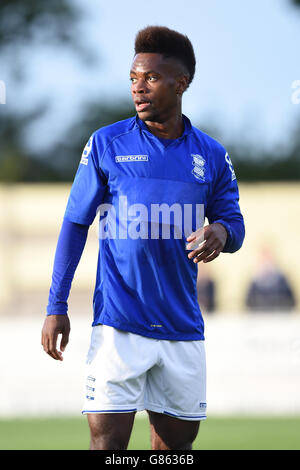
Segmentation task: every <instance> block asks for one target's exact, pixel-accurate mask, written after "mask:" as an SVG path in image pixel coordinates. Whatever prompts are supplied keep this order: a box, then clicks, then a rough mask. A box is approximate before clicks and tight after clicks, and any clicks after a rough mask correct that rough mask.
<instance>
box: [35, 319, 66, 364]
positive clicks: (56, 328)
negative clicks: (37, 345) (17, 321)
mask: <svg viewBox="0 0 300 470" xmlns="http://www.w3.org/2000/svg"><path fill="white" fill-rule="evenodd" d="M69 333H70V324H69V319H68V317H67V316H62V315H53V316H48V317H46V319H45V322H44V326H43V329H42V341H41V343H42V346H43V348H44V351H45V352H46V353H47V354H48V355H49V356H51V357H52V358H53V359H55V360H57V361H62V360H63V355H62V352H63V351H64V350H65V348H66V346H67V344H68V342H69ZM60 334H61V335H62V338H61V341H60V351H59V350H58V349H57V340H58V335H60Z"/></svg>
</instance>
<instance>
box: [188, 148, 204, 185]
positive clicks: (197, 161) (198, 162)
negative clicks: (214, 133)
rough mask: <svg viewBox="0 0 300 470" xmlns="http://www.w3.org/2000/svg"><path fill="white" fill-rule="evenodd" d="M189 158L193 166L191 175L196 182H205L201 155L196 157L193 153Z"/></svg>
mask: <svg viewBox="0 0 300 470" xmlns="http://www.w3.org/2000/svg"><path fill="white" fill-rule="evenodd" d="M191 157H192V159H193V165H194V168H193V169H192V174H193V175H194V176H195V178H197V179H198V180H201V181H205V163H206V162H205V159H204V158H203V157H202V155H198V154H195V153H192V154H191Z"/></svg>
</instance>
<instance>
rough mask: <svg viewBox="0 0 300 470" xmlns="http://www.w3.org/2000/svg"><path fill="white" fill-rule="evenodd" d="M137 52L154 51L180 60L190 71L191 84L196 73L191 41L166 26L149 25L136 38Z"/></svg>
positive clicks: (135, 48)
mask: <svg viewBox="0 0 300 470" xmlns="http://www.w3.org/2000/svg"><path fill="white" fill-rule="evenodd" d="M134 50H135V53H136V54H140V53H143V52H154V53H157V54H162V55H163V56H164V57H166V58H167V57H169V58H173V59H176V60H178V61H179V62H181V64H183V65H184V66H185V67H186V69H187V70H188V73H189V85H190V83H191V82H192V80H193V78H194V75H195V68H196V59H195V53H194V49H193V46H192V43H191V41H190V40H189V38H188V37H187V36H184V35H183V34H181V33H178V32H177V31H174V30H172V29H169V28H167V27H165V26H147V27H146V28H144V29H141V30H140V31H139V32H138V33H137V35H136V38H135V47H134Z"/></svg>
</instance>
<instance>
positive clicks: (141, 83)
mask: <svg viewBox="0 0 300 470" xmlns="http://www.w3.org/2000/svg"><path fill="white" fill-rule="evenodd" d="M146 91H147V86H146V82H145V80H144V79H143V78H140V79H137V80H136V82H135V83H133V84H132V93H133V94H140V93H146Z"/></svg>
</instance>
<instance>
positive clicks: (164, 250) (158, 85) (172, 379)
mask: <svg viewBox="0 0 300 470" xmlns="http://www.w3.org/2000/svg"><path fill="white" fill-rule="evenodd" d="M194 73H195V55H194V50H193V46H192V44H191V42H190V40H189V39H188V37H186V36H185V35H182V34H181V33H178V32H176V31H173V30H170V29H169V28H166V27H159V26H155V27H152V26H149V27H147V28H145V29H143V30H141V31H139V32H138V34H137V36H136V40H135V55H134V59H133V63H132V66H131V70H130V80H131V94H132V99H133V101H134V104H135V108H136V111H137V115H136V116H135V117H132V118H130V119H127V120H124V121H121V122H117V123H115V124H112V125H110V126H106V127H104V128H101V129H99V130H96V131H95V132H94V133H93V134H92V136H91V138H90V139H89V141H88V143H87V145H86V147H85V149H84V151H83V154H82V158H81V161H80V164H79V167H78V170H77V173H76V176H75V179H74V182H73V185H72V188H71V192H70V196H69V200H68V203H67V207H66V211H65V215H64V220H63V223H62V228H61V232H60V235H59V239H58V244H57V249H56V254H55V260H54V268H53V276H52V284H51V288H50V293H49V303H48V307H47V315H46V318H45V322H44V326H43V329H42V345H43V347H44V350H45V351H46V352H47V353H48V354H49V355H50V356H51V357H52V358H54V359H56V360H62V359H63V351H64V350H65V347H66V345H67V343H68V337H69V331H70V322H69V318H68V315H67V300H68V296H69V291H70V288H71V282H72V279H73V277H74V273H75V270H76V267H77V265H78V263H79V260H80V256H81V254H82V252H83V249H84V245H85V242H86V238H87V233H88V228H89V226H90V225H91V224H92V223H93V221H94V219H95V217H96V215H97V213H99V221H100V229H99V255H98V267H97V277H96V285H95V291H94V298H93V310H94V320H93V324H92V334H91V343H90V348H89V351H88V354H87V371H86V378H85V384H84V387H85V390H84V404H83V410H82V413H83V414H86V415H87V417H88V423H89V427H90V437H91V440H90V449H102V450H112V449H126V448H127V446H128V442H129V438H130V435H131V430H132V426H133V423H134V417H135V413H136V412H137V411H140V410H147V412H148V416H149V420H150V427H151V444H152V449H155V450H162V449H175V450H181V449H191V448H192V443H193V441H194V439H195V438H196V436H197V433H198V430H199V424H200V421H201V420H203V419H205V418H206V363H205V349H204V325H203V317H202V315H201V311H200V309H199V305H198V302H197V289H196V281H197V263H199V262H203V263H207V262H211V261H213V260H214V259H216V258H217V257H218V256H219V255H220V253H221V252H223V253H226V252H227V253H233V252H236V251H237V250H238V249H239V248H240V247H241V245H242V243H243V239H244V235H245V229H244V221H243V216H242V214H241V211H240V207H239V192H238V186H237V181H236V176H235V173H234V169H233V166H232V163H231V160H230V158H229V156H228V154H227V152H226V150H225V149H224V147H223V146H222V145H220V144H219V143H218V142H217V141H216V140H214V139H213V138H211V137H209V136H208V135H206V134H204V133H203V132H202V131H200V130H198V129H196V128H195V127H194V126H193V125H192V124H191V122H190V120H189V119H188V118H187V117H186V116H185V115H183V114H182V96H183V94H184V93H185V91H186V90H187V88H188V87H189V85H190V83H191V82H192V80H193V77H194ZM201 208H202V209H203V214H204V216H205V217H206V218H207V220H208V224H207V225H206V226H204V225H203V224H202V225H201V224H199V217H198V215H197V213H198V212H199V210H200V212H201ZM190 209H192V211H190ZM197 211H198V212H197ZM186 214H188V215H186ZM171 216H172V217H171ZM180 216H181V219H180ZM186 220H187V221H188V223H186ZM104 222H105V223H104ZM103 227H104V228H103ZM182 227H183V229H182ZM188 229H190V230H188ZM180 235H181V236H180ZM59 334H61V335H62V336H61V341H60V347H59V348H58V346H57V340H58V335H59Z"/></svg>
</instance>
